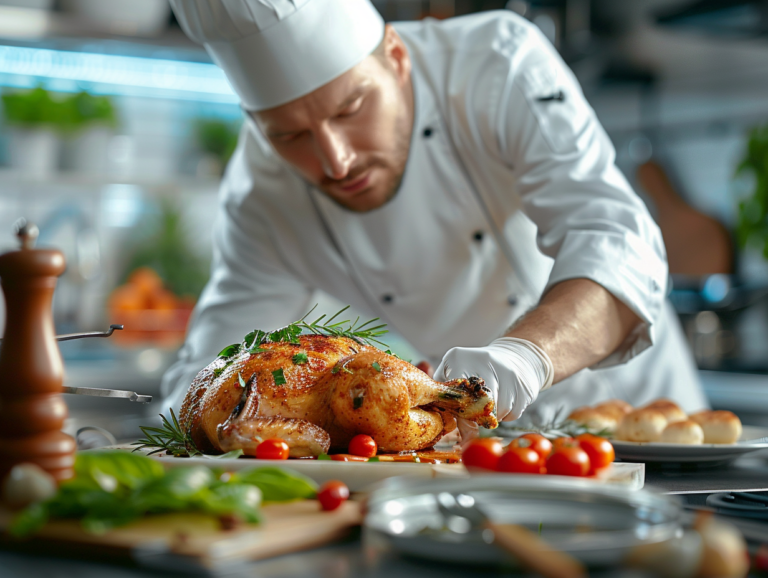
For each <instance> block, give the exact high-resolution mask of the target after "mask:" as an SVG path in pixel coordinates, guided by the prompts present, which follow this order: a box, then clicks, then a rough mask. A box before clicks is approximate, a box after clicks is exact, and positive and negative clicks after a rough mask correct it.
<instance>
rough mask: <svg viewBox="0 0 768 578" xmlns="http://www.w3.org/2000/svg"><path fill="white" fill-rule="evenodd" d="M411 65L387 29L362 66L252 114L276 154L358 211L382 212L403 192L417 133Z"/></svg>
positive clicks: (343, 204) (338, 199) (401, 44)
mask: <svg viewBox="0 0 768 578" xmlns="http://www.w3.org/2000/svg"><path fill="white" fill-rule="evenodd" d="M410 73H411V61H410V58H409V56H408V51H407V49H406V47H405V45H404V44H403V42H402V40H401V39H400V37H399V36H398V35H397V33H396V32H395V30H394V29H393V28H392V27H391V26H387V29H386V32H385V35H384V40H383V42H382V45H381V46H380V47H379V49H377V50H376V52H374V53H373V54H372V55H371V56H369V57H367V58H366V59H365V60H363V61H362V62H361V63H360V64H358V65H357V66H355V67H354V68H352V69H351V70H349V71H348V72H346V73H344V74H342V75H341V76H339V77H338V78H336V79H334V80H332V81H331V82H329V83H328V84H325V85H323V86H321V87H320V88H318V89H317V90H315V91H314V92H311V93H309V94H308V95H306V96H303V97H301V98H299V99H297V100H294V101H291V102H289V103H287V104H284V105H282V106H278V107H276V108H272V109H269V110H264V111H259V112H256V113H252V114H253V117H254V118H255V120H256V122H257V123H258V124H259V126H260V127H261V130H262V131H263V132H264V134H265V135H266V136H267V138H268V139H269V141H270V143H272V146H273V147H274V149H275V151H276V152H277V153H278V154H279V155H280V156H281V157H282V158H283V159H285V160H286V161H288V163H290V164H291V165H292V166H293V167H294V168H295V169H296V170H297V171H298V172H299V173H300V174H301V175H302V176H303V177H304V178H305V179H306V180H307V181H309V182H310V183H311V184H312V185H314V186H316V187H318V188H319V189H320V190H322V191H323V192H324V193H325V194H326V195H328V196H329V197H330V198H331V199H333V200H334V201H336V202H337V203H338V204H339V205H341V206H343V207H345V208H347V209H349V210H350V211H356V212H365V211H371V210H373V209H376V208H378V207H380V206H382V205H383V204H384V203H386V202H387V201H388V200H390V199H391V198H392V197H393V196H394V195H395V194H396V193H397V190H398V187H399V186H400V181H401V180H402V177H403V172H404V171H405V164H406V161H407V159H408V149H409V147H410V140H411V131H412V129H413V91H412V87H411V75H410Z"/></svg>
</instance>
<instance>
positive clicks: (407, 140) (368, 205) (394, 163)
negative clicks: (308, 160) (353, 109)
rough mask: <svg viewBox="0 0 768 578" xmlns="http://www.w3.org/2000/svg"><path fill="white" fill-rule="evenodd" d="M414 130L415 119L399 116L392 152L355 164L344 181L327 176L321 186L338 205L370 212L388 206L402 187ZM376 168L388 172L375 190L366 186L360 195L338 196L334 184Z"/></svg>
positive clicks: (353, 178)
mask: <svg viewBox="0 0 768 578" xmlns="http://www.w3.org/2000/svg"><path fill="white" fill-rule="evenodd" d="M412 133H413V125H412V122H411V119H405V118H400V119H398V121H397V126H396V130H395V138H394V139H393V140H394V141H395V146H394V147H393V148H392V149H391V150H390V151H389V154H386V155H385V154H376V155H372V156H371V157H370V159H369V160H368V161H367V162H366V163H365V164H364V165H360V166H357V167H353V168H352V170H350V172H349V175H347V176H346V177H345V178H344V179H342V180H340V181H337V180H335V179H329V178H327V177H326V178H324V179H323V180H322V181H321V182H320V184H319V185H318V188H319V189H320V190H321V191H322V192H323V193H325V195H326V196H327V197H328V198H330V199H331V200H332V201H334V202H335V203H336V204H337V205H339V206H340V207H342V208H343V209H346V210H348V211H351V212H353V213H367V212H369V211H374V210H376V209H378V208H380V207H382V206H384V205H385V204H387V203H388V202H389V201H391V200H392V199H393V198H394V197H395V195H397V193H398V192H399V191H400V185H401V184H402V183H403V177H404V176H405V167H406V164H407V163H408V154H409V152H410V146H411V135H412ZM374 168H379V169H383V174H384V179H383V182H382V183H379V184H378V185H377V187H376V190H375V191H372V190H363V191H361V192H360V193H358V194H356V195H352V196H350V197H345V196H338V194H337V193H336V192H335V191H334V190H333V188H332V187H333V185H336V186H338V185H339V184H341V185H342V186H343V185H344V184H345V183H352V182H354V181H355V180H356V179H357V178H358V177H360V176H361V175H363V174H365V173H366V172H367V171H369V170H371V169H374Z"/></svg>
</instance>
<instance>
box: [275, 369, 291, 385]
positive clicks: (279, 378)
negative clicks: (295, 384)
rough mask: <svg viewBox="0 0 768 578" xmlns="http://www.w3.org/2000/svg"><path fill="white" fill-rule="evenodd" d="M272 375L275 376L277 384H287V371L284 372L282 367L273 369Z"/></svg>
mask: <svg viewBox="0 0 768 578" xmlns="http://www.w3.org/2000/svg"><path fill="white" fill-rule="evenodd" d="M272 377H274V378H275V385H285V384H286V383H287V382H286V381H285V373H283V368H282V367H281V368H280V369H276V370H275V371H273V372H272Z"/></svg>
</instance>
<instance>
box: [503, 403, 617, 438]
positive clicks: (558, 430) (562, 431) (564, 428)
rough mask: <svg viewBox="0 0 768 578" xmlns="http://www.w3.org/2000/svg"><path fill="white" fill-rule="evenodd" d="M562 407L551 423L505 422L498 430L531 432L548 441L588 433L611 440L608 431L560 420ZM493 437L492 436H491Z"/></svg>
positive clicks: (611, 434)
mask: <svg viewBox="0 0 768 578" xmlns="http://www.w3.org/2000/svg"><path fill="white" fill-rule="evenodd" d="M563 409H564V408H562V407H560V408H558V410H557V411H556V412H555V415H554V417H553V418H552V420H551V421H549V422H547V423H542V424H533V423H531V424H529V425H522V426H518V425H512V424H509V423H507V422H501V423H500V424H499V430H500V431H501V432H533V433H538V434H541V435H543V436H544V437H545V438H548V439H555V438H561V437H576V436H578V435H581V434H583V433H589V434H593V435H596V436H600V437H604V438H612V437H613V433H612V432H610V431H609V430H606V429H602V430H599V431H596V430H594V429H590V428H588V427H587V426H586V425H584V424H580V423H576V422H575V421H573V420H570V419H561V418H560V416H561V415H562V414H563ZM491 435H493V434H491Z"/></svg>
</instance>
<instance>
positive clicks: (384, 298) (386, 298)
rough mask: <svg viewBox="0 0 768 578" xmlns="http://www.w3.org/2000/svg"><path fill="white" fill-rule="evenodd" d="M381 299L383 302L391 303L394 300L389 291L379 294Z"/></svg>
mask: <svg viewBox="0 0 768 578" xmlns="http://www.w3.org/2000/svg"><path fill="white" fill-rule="evenodd" d="M381 300H382V301H383V302H384V303H392V302H393V301H394V300H395V298H394V297H393V296H392V295H390V294H389V293H387V294H386V295H382V296H381Z"/></svg>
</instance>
